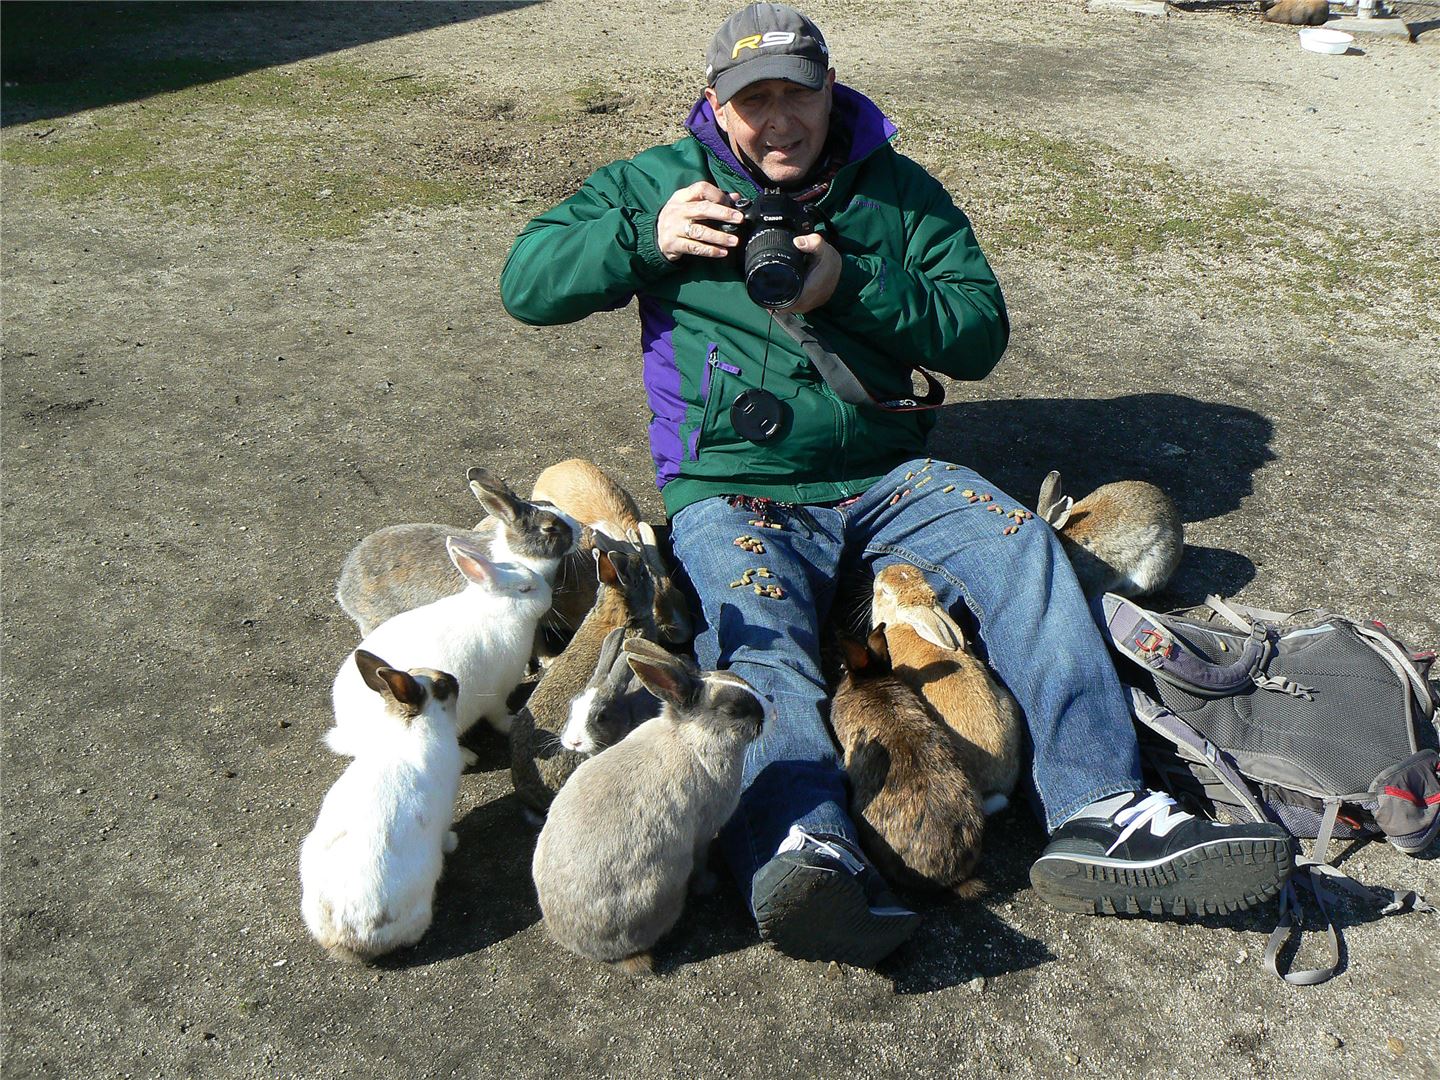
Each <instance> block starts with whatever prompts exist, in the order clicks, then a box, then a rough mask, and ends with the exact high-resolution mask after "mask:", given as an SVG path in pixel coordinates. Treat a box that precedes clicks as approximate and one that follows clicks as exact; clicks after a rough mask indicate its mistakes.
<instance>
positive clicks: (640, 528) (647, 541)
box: [635, 521, 660, 551]
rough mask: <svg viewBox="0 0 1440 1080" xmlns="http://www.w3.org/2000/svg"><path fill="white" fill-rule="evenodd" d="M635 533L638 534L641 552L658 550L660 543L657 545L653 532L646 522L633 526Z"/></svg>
mask: <svg viewBox="0 0 1440 1080" xmlns="http://www.w3.org/2000/svg"><path fill="white" fill-rule="evenodd" d="M635 531H636V532H638V533H639V534H640V543H641V544H642V545H643V550H645V551H658V550H659V548H660V543H659V541H658V540H656V538H655V530H654V529H653V528H652V527H651V525H650V523H649V522H648V521H642V522H639V523H638V524H637V525H636V526H635Z"/></svg>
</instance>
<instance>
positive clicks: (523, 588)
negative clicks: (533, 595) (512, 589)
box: [520, 585, 535, 593]
mask: <svg viewBox="0 0 1440 1080" xmlns="http://www.w3.org/2000/svg"><path fill="white" fill-rule="evenodd" d="M520 591H521V592H522V593H528V592H534V591H535V586H534V585H521V586H520Z"/></svg>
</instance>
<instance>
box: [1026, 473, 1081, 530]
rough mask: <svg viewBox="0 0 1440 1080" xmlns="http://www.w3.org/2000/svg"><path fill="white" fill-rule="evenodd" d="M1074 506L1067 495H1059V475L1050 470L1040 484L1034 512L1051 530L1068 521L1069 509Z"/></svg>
mask: <svg viewBox="0 0 1440 1080" xmlns="http://www.w3.org/2000/svg"><path fill="white" fill-rule="evenodd" d="M1074 505H1075V500H1074V499H1072V498H1071V497H1070V496H1069V495H1061V494H1060V474H1059V473H1058V472H1056V471H1055V470H1054V469H1051V470H1050V472H1049V473H1047V474H1046V476H1045V479H1044V480H1042V481H1041V482H1040V498H1039V500H1038V501H1037V502H1036V504H1035V511H1036V513H1038V514H1039V515H1040V517H1041V519H1042V520H1043V521H1046V522H1048V523H1049V525H1050V527H1051V528H1052V529H1059V528H1060V527H1061V526H1063V525H1064V524H1065V523H1066V522H1067V521H1069V520H1070V508H1071V507H1072V506H1074Z"/></svg>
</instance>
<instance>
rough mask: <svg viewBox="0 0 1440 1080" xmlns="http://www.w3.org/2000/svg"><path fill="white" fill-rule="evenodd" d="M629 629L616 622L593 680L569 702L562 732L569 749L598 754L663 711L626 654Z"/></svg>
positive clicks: (605, 642)
mask: <svg viewBox="0 0 1440 1080" xmlns="http://www.w3.org/2000/svg"><path fill="white" fill-rule="evenodd" d="M626 632H627V631H626V628H625V627H623V626H617V627H616V628H615V629H613V630H611V631H610V632H609V633H608V634H606V635H605V641H604V643H603V644H602V645H601V646H600V658H599V659H598V660H597V661H596V662H595V671H594V672H593V673H592V674H591V676H590V681H589V682H587V683H586V684H585V688H584V689H583V690H581V691H580V693H579V694H578V695H576V697H575V698H574V699H573V700H572V701H571V702H570V716H569V719H568V720H566V721H565V729H564V730H563V731H561V732H560V745H561V746H563V747H564V748H565V749H566V750H571V751H573V752H575V753H577V754H584V755H585V756H587V757H589V756H591V755H594V754H598V753H599V752H600V751H601V750H604V749H605V748H606V747H607V746H614V745H615V744H616V743H617V742H619V741H620V740H621V739H623V738H624V737H625V736H626V735H628V734H630V732H632V731H634V730H635V729H636V728H637V727H639V726H640V725H641V724H643V723H644V722H645V721H646V720H653V719H655V717H657V716H659V715H660V709H661V705H662V703H661V701H660V699H659V698H657V697H656V696H655V695H654V694H652V693H651V692H650V691H649V690H648V689H646V687H645V684H644V682H642V681H641V679H640V676H638V675H636V674H635V671H634V669H632V668H631V667H630V662H629V660H628V659H627V658H626V655H625V649H624V645H625V635H626Z"/></svg>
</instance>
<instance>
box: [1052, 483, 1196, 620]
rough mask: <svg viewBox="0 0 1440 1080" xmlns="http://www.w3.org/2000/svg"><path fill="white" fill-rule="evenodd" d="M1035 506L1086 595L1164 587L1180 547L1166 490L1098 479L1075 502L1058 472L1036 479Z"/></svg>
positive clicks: (1179, 525)
mask: <svg viewBox="0 0 1440 1080" xmlns="http://www.w3.org/2000/svg"><path fill="white" fill-rule="evenodd" d="M1035 511H1036V513H1037V514H1039V515H1040V517H1041V518H1043V519H1044V520H1045V521H1047V522H1049V523H1050V527H1051V528H1053V529H1054V530H1055V531H1056V532H1057V533H1058V534H1059V536H1060V542H1061V544H1063V545H1064V547H1065V554H1067V555H1068V556H1069V557H1070V565H1071V566H1072V567H1074V569H1075V576H1076V577H1077V578H1078V579H1079V581H1080V588H1081V589H1082V590H1084V593H1085V595H1086V596H1087V597H1095V596H1099V595H1100V594H1101V593H1107V592H1113V593H1119V594H1120V595H1121V596H1140V595H1143V594H1144V593H1149V592H1155V591H1157V590H1158V589H1161V588H1164V586H1165V583H1166V582H1168V581H1169V580H1170V577H1171V575H1173V574H1174V573H1175V568H1176V567H1177V566H1179V565H1180V556H1181V554H1182V553H1183V552H1184V550H1185V525H1184V523H1183V522H1181V520H1180V511H1179V510H1178V509H1176V507H1175V503H1174V501H1173V500H1172V499H1171V498H1170V496H1169V495H1166V494H1165V492H1163V491H1161V490H1160V489H1159V488H1158V487H1156V486H1155V485H1154V484H1149V483H1146V482H1145V481H1144V480H1119V481H1116V482H1115V483H1113V484H1103V485H1101V486H1100V487H1098V488H1096V489H1095V490H1094V491H1092V492H1091V493H1090V494H1089V495H1087V496H1085V498H1083V499H1081V500H1080V501H1079V502H1075V501H1074V500H1073V499H1072V498H1071V497H1070V496H1068V495H1063V494H1061V490H1060V474H1059V473H1058V472H1051V473H1050V474H1049V475H1048V476H1046V477H1045V479H1044V481H1043V482H1042V483H1041V485H1040V499H1039V501H1038V503H1037V505H1036V507H1035Z"/></svg>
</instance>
